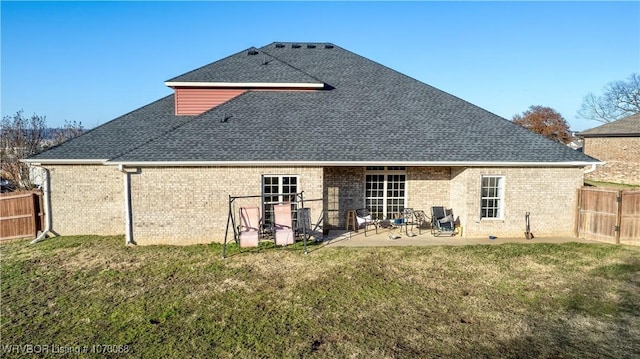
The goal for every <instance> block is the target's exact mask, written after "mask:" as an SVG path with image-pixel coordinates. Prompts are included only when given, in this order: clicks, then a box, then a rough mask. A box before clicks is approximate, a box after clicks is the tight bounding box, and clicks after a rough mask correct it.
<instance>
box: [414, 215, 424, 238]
mask: <svg viewBox="0 0 640 359" xmlns="http://www.w3.org/2000/svg"><path fill="white" fill-rule="evenodd" d="M413 218H414V221H415V223H416V227H418V233H419V234H422V226H424V224H425V223H427V214H426V213H424V211H423V210H417V211H413Z"/></svg>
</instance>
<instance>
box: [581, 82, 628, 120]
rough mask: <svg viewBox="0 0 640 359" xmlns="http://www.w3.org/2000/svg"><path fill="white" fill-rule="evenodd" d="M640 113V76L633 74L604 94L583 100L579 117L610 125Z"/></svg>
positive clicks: (591, 94) (614, 83)
mask: <svg viewBox="0 0 640 359" xmlns="http://www.w3.org/2000/svg"><path fill="white" fill-rule="evenodd" d="M638 112H640V75H638V74H635V73H634V74H631V75H630V76H629V78H628V79H627V81H613V82H610V83H608V84H607V85H606V86H605V87H604V88H603V94H602V95H600V96H596V95H594V94H593V93H589V94H588V95H587V96H585V98H584V99H583V100H582V105H581V106H580V109H579V110H578V117H580V118H583V119H586V120H593V121H599V122H604V123H608V122H611V121H615V120H618V119H620V118H623V117H626V116H631V115H633V114H636V113H638Z"/></svg>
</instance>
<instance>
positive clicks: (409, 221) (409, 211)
mask: <svg viewBox="0 0 640 359" xmlns="http://www.w3.org/2000/svg"><path fill="white" fill-rule="evenodd" d="M402 218H404V222H403V225H404V233H405V234H406V235H407V236H410V237H413V236H415V234H413V225H414V224H416V221H415V211H414V210H413V208H405V209H403V210H402ZM409 225H411V234H409ZM400 232H402V231H400Z"/></svg>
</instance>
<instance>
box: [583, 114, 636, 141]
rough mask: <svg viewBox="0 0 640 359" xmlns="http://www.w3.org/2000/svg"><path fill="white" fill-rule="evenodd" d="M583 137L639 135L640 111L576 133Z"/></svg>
mask: <svg viewBox="0 0 640 359" xmlns="http://www.w3.org/2000/svg"><path fill="white" fill-rule="evenodd" d="M578 136H583V137H610V136H615V137H622V136H624V137H626V136H630V137H639V136H640V112H639V113H636V114H635V115H631V116H628V117H624V118H621V119H619V120H617V121H613V122H609V123H606V124H604V125H602V126H598V127H595V128H592V129H589V130H586V131H584V132H580V133H578Z"/></svg>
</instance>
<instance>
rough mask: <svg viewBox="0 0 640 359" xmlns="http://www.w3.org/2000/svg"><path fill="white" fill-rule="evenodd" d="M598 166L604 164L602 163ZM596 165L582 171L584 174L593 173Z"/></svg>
mask: <svg viewBox="0 0 640 359" xmlns="http://www.w3.org/2000/svg"><path fill="white" fill-rule="evenodd" d="M600 164H604V162H602V163H600ZM597 165H598V163H592V164H591V168H589V169H588V170H586V171H584V174H587V173H591V172H593V171H595V170H596V166H597Z"/></svg>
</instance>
